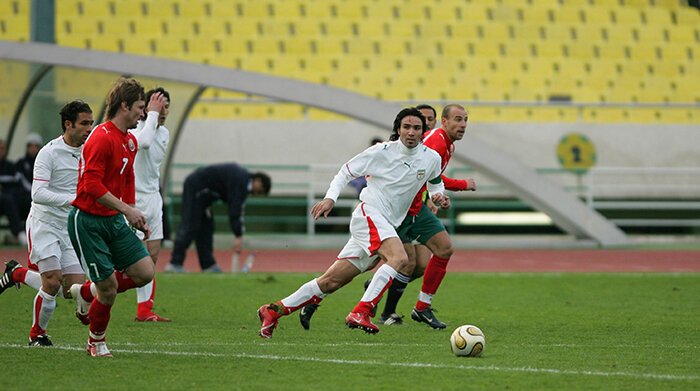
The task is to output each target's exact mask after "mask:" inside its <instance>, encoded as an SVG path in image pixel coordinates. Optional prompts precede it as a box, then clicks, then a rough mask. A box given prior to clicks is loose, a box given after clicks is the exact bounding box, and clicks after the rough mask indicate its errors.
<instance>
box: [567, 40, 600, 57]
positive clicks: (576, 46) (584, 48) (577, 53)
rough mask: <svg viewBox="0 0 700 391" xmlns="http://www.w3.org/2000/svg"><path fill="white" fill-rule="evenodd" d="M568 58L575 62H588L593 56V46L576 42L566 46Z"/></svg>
mask: <svg viewBox="0 0 700 391" xmlns="http://www.w3.org/2000/svg"><path fill="white" fill-rule="evenodd" d="M567 48H568V50H567V51H568V53H569V57H570V58H573V59H577V60H582V61H584V60H590V59H592V58H593V57H594V56H595V45H594V44H591V43H588V42H577V43H572V44H571V45H567Z"/></svg>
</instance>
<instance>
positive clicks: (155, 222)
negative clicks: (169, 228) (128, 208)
mask: <svg viewBox="0 0 700 391" xmlns="http://www.w3.org/2000/svg"><path fill="white" fill-rule="evenodd" d="M136 209H138V210H140V211H141V213H143V214H144V215H146V222H147V223H148V227H149V228H150V229H151V236H149V237H148V240H149V241H151V240H161V239H163V198H162V197H161V196H160V193H136ZM136 236H138V237H139V239H141V240H143V238H144V234H143V232H141V231H139V230H136Z"/></svg>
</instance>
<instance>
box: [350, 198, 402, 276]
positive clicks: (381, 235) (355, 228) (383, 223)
mask: <svg viewBox="0 0 700 391" xmlns="http://www.w3.org/2000/svg"><path fill="white" fill-rule="evenodd" d="M389 238H398V234H397V233H396V229H394V226H393V225H391V224H390V223H389V222H388V221H387V220H386V219H385V218H384V216H382V215H381V213H379V211H378V210H377V209H375V208H373V207H372V206H370V205H368V204H365V203H364V202H362V203H360V205H358V206H357V207H356V208H355V210H354V211H353V212H352V218H351V219H350V239H349V240H348V242H347V243H346V244H345V247H343V249H342V250H340V253H339V254H338V259H347V260H348V261H350V263H352V264H353V265H354V266H355V267H356V268H358V269H359V270H360V272H364V271H365V270H367V269H368V268H369V267H370V266H372V265H373V264H374V260H375V259H376V257H377V250H378V249H379V246H381V245H382V242H383V241H385V240H386V239H389Z"/></svg>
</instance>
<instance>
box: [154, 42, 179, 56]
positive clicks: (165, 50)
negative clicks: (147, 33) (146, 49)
mask: <svg viewBox="0 0 700 391" xmlns="http://www.w3.org/2000/svg"><path fill="white" fill-rule="evenodd" d="M154 42H155V48H156V53H157V54H158V55H161V56H165V57H175V58H177V57H180V56H182V55H183V53H184V48H183V45H182V40H180V39H177V38H173V37H161V38H157V39H154Z"/></svg>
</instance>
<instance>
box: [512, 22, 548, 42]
mask: <svg viewBox="0 0 700 391" xmlns="http://www.w3.org/2000/svg"><path fill="white" fill-rule="evenodd" d="M513 32H514V34H515V36H516V37H518V39H515V40H512V41H511V42H528V43H529V42H535V41H539V40H541V39H542V38H543V34H544V32H545V30H544V27H534V26H530V25H527V24H520V25H516V26H514V28H513Z"/></svg>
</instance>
